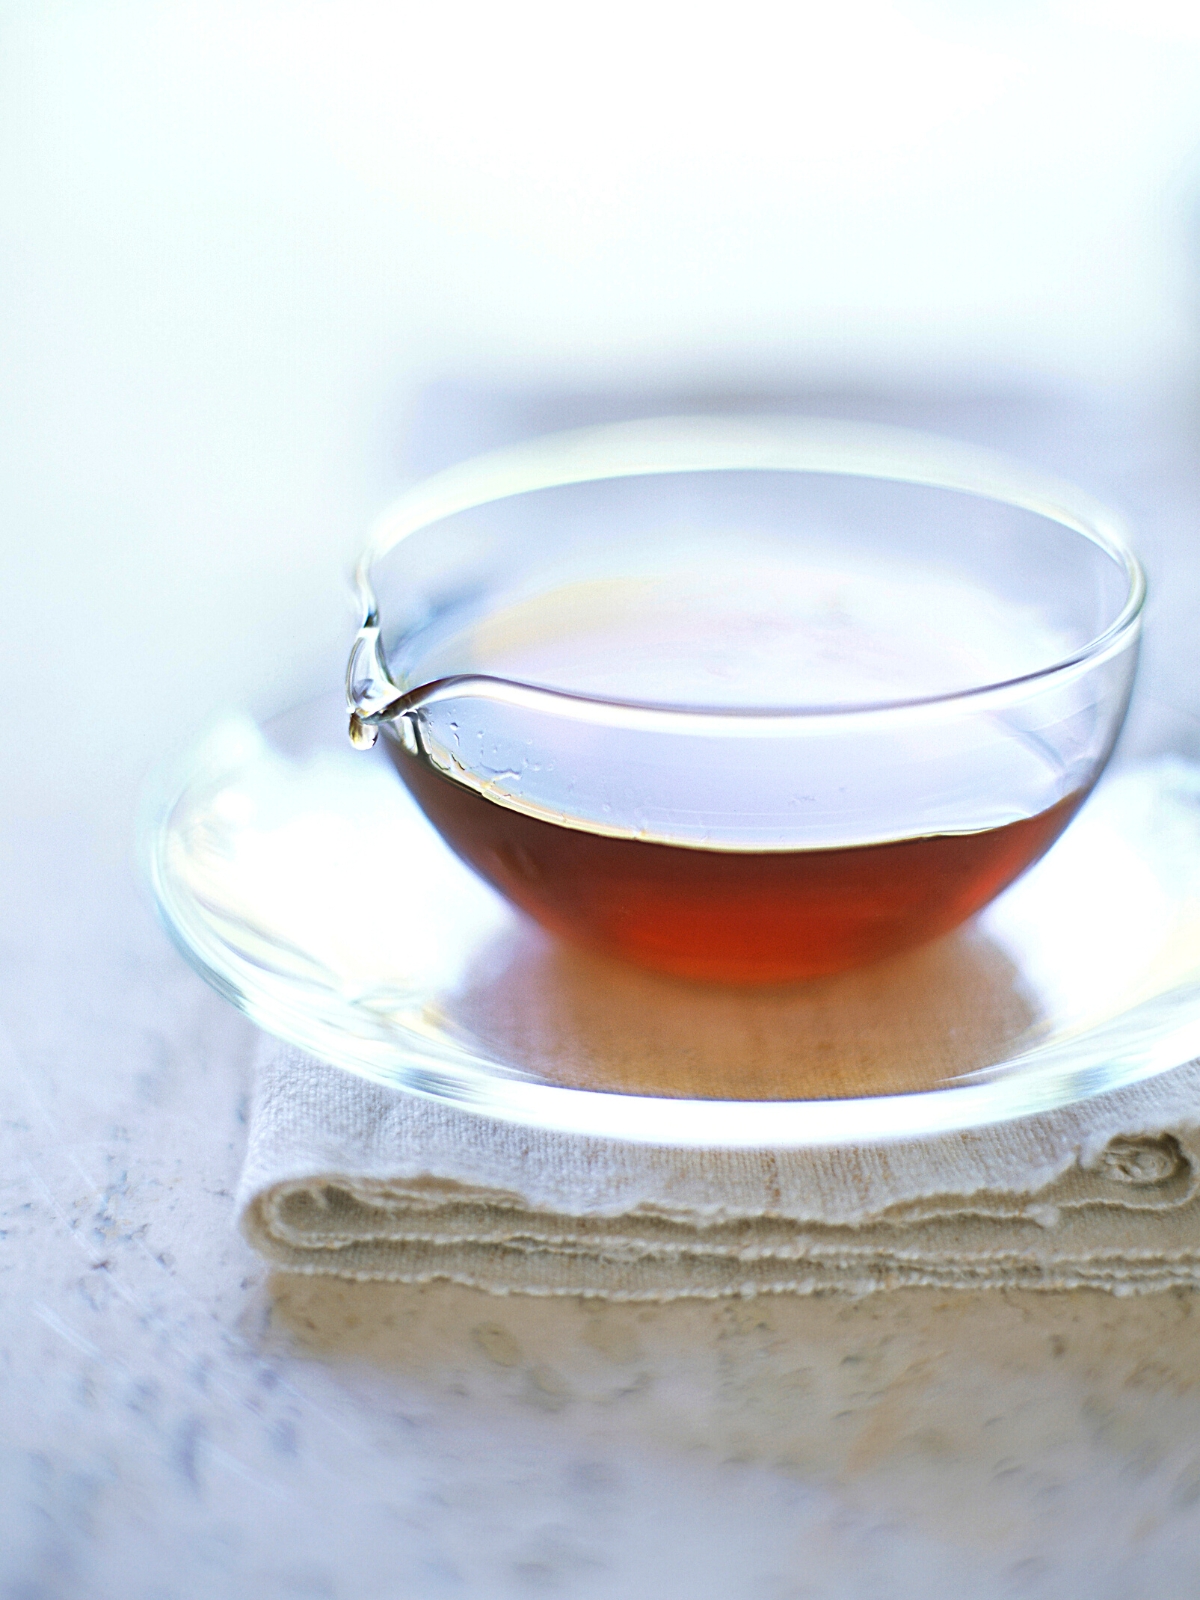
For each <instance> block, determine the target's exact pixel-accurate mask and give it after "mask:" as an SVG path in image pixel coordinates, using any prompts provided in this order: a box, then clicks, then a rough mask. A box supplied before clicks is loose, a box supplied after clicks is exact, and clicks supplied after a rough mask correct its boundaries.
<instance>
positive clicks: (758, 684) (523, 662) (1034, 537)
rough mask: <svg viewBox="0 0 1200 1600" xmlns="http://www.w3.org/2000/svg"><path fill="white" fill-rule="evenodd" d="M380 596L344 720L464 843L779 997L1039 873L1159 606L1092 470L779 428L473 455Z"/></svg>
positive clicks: (422, 523) (600, 434)
mask: <svg viewBox="0 0 1200 1600" xmlns="http://www.w3.org/2000/svg"><path fill="white" fill-rule="evenodd" d="M358 582H359V587H360V591H361V596H362V601H363V608H364V619H365V620H364V624H363V627H362V629H361V631H360V633H359V635H358V638H357V640H356V642H355V645H354V649H353V652H352V655H351V659H350V664H349V668H348V673H347V692H348V698H349V706H350V712H351V734H352V737H353V738H354V740H355V742H357V743H359V744H373V743H374V740H375V734H376V730H377V729H379V728H382V729H383V730H384V731H385V733H386V735H387V738H386V740H385V748H386V750H387V753H388V755H389V757H390V758H391V760H392V762H393V764H394V765H395V767H396V768H397V769H398V770H399V772H400V775H401V776H402V778H403V779H404V781H405V783H406V785H407V787H408V788H409V790H410V792H411V793H412V794H413V796H414V797H415V798H416V800H417V802H418V804H419V805H420V806H421V808H422V809H423V810H424V812H425V814H426V815H427V817H429V819H430V820H431V821H432V822H433V823H434V825H435V826H436V827H437V828H438V830H439V832H440V833H441V834H442V836H443V838H444V839H445V840H446V841H447V842H448V843H449V845H450V846H451V848H452V849H453V850H454V851H455V852H456V853H457V854H458V855H459V857H460V858H461V859H463V860H465V861H466V862H467V863H468V864H469V865H470V866H471V867H473V868H474V870H475V871H476V872H478V873H479V874H480V875H481V876H482V877H483V878H485V879H486V880H487V881H488V882H489V883H490V884H492V885H493V886H494V887H495V888H496V889H498V890H499V891H500V892H501V893H502V894H503V895H505V896H506V897H507V898H508V899H509V900H510V901H511V902H512V903H513V904H515V905H516V906H518V907H520V908H521V909H522V910H524V911H525V912H527V913H529V914H531V915H532V916H533V917H534V918H535V919H536V920H537V921H539V922H540V923H541V924H542V925H543V926H544V927H546V928H547V929H549V930H550V931H551V932H552V933H554V934H557V935H560V936H563V937H565V938H566V939H568V940H570V941H571V942H573V943H575V944H577V945H581V946H585V947H588V948H590V949H592V950H594V951H597V952H600V953H602V954H605V955H612V956H617V957H619V958H622V959H624V960H627V961H632V962H634V963H635V964H637V965H640V966H644V967H648V968H653V969H657V970H659V971H663V972H666V973H670V974H673V975H676V976H682V977H687V978H693V979H701V980H711V981H717V982H733V983H756V984H775V983H781V982H789V981H793V980H797V979H810V978H818V977H825V976H828V975H831V974H835V973H838V972H841V971H845V970H848V969H852V968H855V967H858V966H862V965H864V964H869V963H871V962H874V961H877V960H879V959H881V958H883V957H887V956H891V955H894V954H896V953H897V952H900V951H903V950H905V949H908V948H912V947H916V946H919V945H922V944H925V943H927V942H929V941H930V940H932V939H935V938H937V937H939V936H940V935H943V934H945V933H947V932H949V931H950V930H951V929H953V928H955V927H956V926H958V925H959V924H961V923H963V922H964V921H965V920H966V919H968V918H969V917H970V916H972V915H973V914H974V913H975V912H977V911H979V910H980V909H981V908H982V907H983V906H985V905H986V904H988V903H989V902H990V901H991V900H992V899H994V898H995V896H996V895H998V894H999V893H1000V892H1001V891H1002V890H1003V889H1005V888H1006V887H1007V886H1008V885H1009V884H1010V883H1012V882H1013V881H1014V879H1015V878H1017V877H1018V876H1019V875H1020V874H1021V873H1022V872H1023V871H1025V870H1026V868H1028V867H1029V866H1030V865H1031V864H1032V863H1033V862H1035V861H1036V860H1038V858H1039V857H1040V856H1041V855H1042V854H1043V853H1044V852H1045V851H1046V850H1047V849H1048V848H1049V847H1050V845H1051V844H1053V842H1054V840H1055V839H1056V838H1057V837H1058V836H1059V834H1060V833H1061V832H1062V830H1063V829H1064V828H1065V827H1066V826H1067V824H1068V823H1069V822H1070V820H1071V818H1072V817H1073V816H1074V815H1075V813H1076V811H1077V810H1078V808H1079V806H1080V805H1081V804H1082V802H1083V801H1084V799H1085V798H1086V797H1087V795H1088V794H1089V792H1090V790H1091V788H1092V786H1093V785H1094V784H1095V782H1096V780H1097V778H1098V776H1099V774H1100V773H1101V771H1102V770H1103V768H1104V765H1105V762H1106V761H1107V759H1108V757H1109V754H1110V752H1111V750H1112V748H1113V744H1114V741H1115V740H1116V737H1117V735H1118V733H1119V731H1120V728H1121V724H1122V720H1123V718H1124V715H1125V710H1126V706H1127V704H1128V700H1129V694H1130V689H1131V685H1132V682H1133V676H1134V670H1135V666H1136V660H1137V647H1138V636H1139V628H1140V617H1141V609H1142V603H1143V599H1144V592H1145V585H1144V580H1143V576H1142V572H1141V569H1140V567H1139V565H1138V562H1137V560H1136V558H1135V557H1134V556H1133V554H1132V553H1131V551H1130V549H1129V547H1128V544H1127V542H1126V538H1125V534H1124V530H1123V528H1122V527H1121V525H1120V522H1119V520H1118V519H1117V518H1116V517H1115V516H1114V515H1113V514H1112V513H1111V512H1109V511H1107V510H1105V509H1104V508H1103V507H1101V506H1099V505H1097V504H1096V503H1094V502H1093V501H1092V500H1091V499H1089V498H1088V497H1087V496H1086V495H1084V494H1082V493H1081V492H1080V491H1078V490H1075V489H1073V488H1071V487H1069V486H1066V485H1063V484H1061V483H1058V482H1055V481H1052V480H1049V479H1047V478H1045V477H1043V476H1041V475H1040V474H1036V473H1033V472H1030V471H1027V470H1025V469H1023V468H1021V467H1019V466H1016V465H1014V464H1013V463H1010V462H1007V461H1004V460H1002V459H1000V458H998V457H996V456H993V455H991V454H989V453H986V452H982V451H979V450H976V449H972V448H969V447H966V446H962V445H958V444H955V443H952V442H950V441H944V440H936V439H931V438H927V437H925V436H922V435H918V434H912V433H908V432H905V431H902V430H898V429H892V428H884V427H878V426H871V425H864V424H842V423H828V422H816V421H803V420H802V421H796V420H792V419H776V418H767V419H745V418H739V419H726V418H715V419H714V418H677V419H660V420H656V421H649V422H642V423H636V424H620V425H617V426H611V427H602V428H594V429H588V430H584V431H581V432H578V433H571V434H561V435H556V436H553V437H550V438H547V439H542V440H537V441H534V442H532V443H531V444H528V445H524V446H521V447H519V448H517V449H513V450H508V451H504V452H499V453H497V454H495V455H492V456H488V457H483V458H481V459H479V460H476V461H472V462H468V463H466V464H464V465H462V466H459V467H455V468H452V469H450V470H449V471H447V472H444V473H441V474H439V475H438V476H437V477H435V478H432V479H430V480H428V481H427V482H425V483H423V484H421V485H418V486H417V487H416V488H415V489H414V490H412V491H411V492H410V493H409V494H407V495H406V496H405V497H404V498H403V499H402V500H401V501H400V502H398V503H397V505H395V506H394V507H393V508H392V510H391V511H390V512H389V513H388V514H387V516H386V517H385V518H384V519H383V520H382V522H381V524H380V525H379V527H378V528H377V530H376V532H375V534H374V536H373V538H372V540H371V542H370V544H369V546H368V548H367V550H366V552H365V554H364V556H363V559H362V562H361V564H360V567H359V573H358ZM398 909H399V908H398Z"/></svg>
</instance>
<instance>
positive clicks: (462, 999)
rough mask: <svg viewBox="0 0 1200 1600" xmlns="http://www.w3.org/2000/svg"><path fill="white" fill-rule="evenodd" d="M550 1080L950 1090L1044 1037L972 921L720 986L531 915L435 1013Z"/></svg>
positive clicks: (458, 1031) (769, 1089) (790, 1094)
mask: <svg viewBox="0 0 1200 1600" xmlns="http://www.w3.org/2000/svg"><path fill="white" fill-rule="evenodd" d="M438 1020H439V1021H440V1022H441V1024H442V1025H443V1026H445V1027H446V1028H447V1029H448V1030H449V1031H450V1032H452V1033H453V1034H454V1035H455V1036H457V1037H458V1038H459V1039H461V1040H463V1041H464V1042H472V1043H475V1044H477V1045H479V1044H481V1045H483V1046H484V1048H485V1049H487V1050H489V1051H494V1052H495V1054H496V1055H497V1056H498V1057H499V1058H501V1059H504V1060H506V1061H508V1062H509V1063H510V1064H511V1065H512V1066H514V1067H517V1068H519V1069H522V1070H524V1071H525V1072H528V1073H530V1074H532V1075H534V1076H536V1077H538V1078H540V1079H541V1080H543V1081H544V1082H548V1083H555V1084H559V1085H562V1086H563V1087H567V1088H576V1089H595V1090H603V1091H608V1092H611V1093H623V1094H636V1095H662V1096H667V1097H673V1098H698V1099H718V1100H726V1099H729V1100H734V1099H736V1100H793V1099H825V1098H838V1099H840V1098H845V1097H848V1096H856V1095H887V1094H903V1093H911V1092H914V1091H920V1090H927V1089H935V1088H942V1087H945V1086H946V1085H948V1084H950V1083H953V1082H954V1081H956V1080H957V1079H960V1078H962V1077H964V1076H965V1075H966V1074H968V1073H971V1072H976V1071H979V1070H981V1069H983V1068H986V1067H988V1066H989V1065H991V1064H992V1063H993V1062H997V1061H1000V1060H1003V1059H1004V1058H1005V1056H1006V1055H1007V1054H1009V1053H1011V1051H1012V1049H1013V1046H1014V1044H1015V1043H1016V1042H1017V1041H1021V1042H1032V1041H1033V1038H1034V1037H1035V1036H1036V1032H1037V1021H1038V1018H1037V1016H1036V1013H1035V1009H1034V1007H1033V1005H1032V1004H1031V1003H1030V1001H1029V1000H1028V999H1027V998H1026V997H1025V995H1024V994H1023V993H1022V992H1021V987H1020V983H1019V978H1018V974H1017V971H1016V969H1015V967H1014V966H1013V964H1012V963H1011V962H1010V961H1009V959H1008V958H1007V956H1005V955H1004V953H1003V952H1002V951H1001V950H1000V948H999V947H998V946H997V945H995V944H993V943H992V942H991V941H989V940H988V939H987V938H985V937H984V936H983V935H982V934H981V933H979V932H978V931H977V930H976V929H974V928H970V927H968V928H966V929H960V930H959V931H957V932H956V933H954V934H951V935H949V936H948V937H946V938H944V939H939V940H938V941H937V942H936V943H934V944H930V945H926V946H925V947H924V948H923V949H920V950H915V951H909V952H907V953H905V954H904V955H901V956H896V957H893V958H892V959H891V960H889V961H884V962H880V963H878V964H877V965H875V966H873V967H868V968H863V969H860V970H858V971H855V972H850V973H843V974H841V975H839V976H837V977H834V978H825V979H819V980H816V981H813V982H810V983H806V984H801V985H796V986H793V987H790V988H780V989H772V990H749V991H748V990H744V989H741V990H739V989H732V988H713V987H706V986H702V985H699V984H693V983H687V982H684V981H681V980H673V979H669V978H661V977H657V976H655V975H653V974H650V973H645V972H641V971H638V970H637V969H635V968H630V967H625V966H623V965H621V964H618V963H616V962H610V961H607V960H604V959H602V958H599V957H595V956H591V955H589V954H586V953H584V952H581V951H579V950H575V949H572V948H569V947H567V946H565V945H561V944H558V943H556V942H555V941H553V940H551V939H550V938H548V937H547V936H546V935H543V934H542V933H540V932H539V931H538V930H536V929H533V928H530V927H526V928H521V929H519V930H514V931H511V932H506V933H505V934H504V935H502V936H501V937H500V938H498V939H497V940H495V941H494V942H493V943H492V944H491V945H490V946H488V947H487V948H486V949H485V950H484V951H482V952H481V954H480V956H479V958H478V960H477V961H476V963H475V965H474V967H473V969H472V971H471V972H470V974H469V975H468V978H467V981H466V983H465V984H464V985H463V986H462V987H461V988H460V990H459V991H458V993H457V995H456V996H455V998H454V999H453V1000H451V1001H449V1002H448V1003H446V1004H445V1005H444V1007H443V1008H442V1011H441V1015H440V1017H439V1019H438Z"/></svg>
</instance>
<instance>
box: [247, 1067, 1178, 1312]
mask: <svg viewBox="0 0 1200 1600" xmlns="http://www.w3.org/2000/svg"><path fill="white" fill-rule="evenodd" d="M239 1212H240V1215H241V1220H242V1227H243V1230H244V1232H245V1234H246V1237H247V1238H248V1239H249V1241H250V1242H251V1244H252V1245H253V1246H254V1247H255V1249H257V1250H258V1251H260V1252H261V1253H262V1254H263V1255H264V1256H266V1257H267V1258H268V1259H269V1260H271V1261H272V1262H274V1263H275V1264H276V1265H278V1266H280V1267H282V1268H285V1269H287V1270H289V1271H293V1272H308V1273H332V1274H337V1275H340V1276H345V1277H350V1278H363V1279H391V1280H395V1281H398V1282H407V1283H420V1282H426V1281H432V1280H435V1279H448V1280H451V1281H454V1282H458V1283H464V1284H470V1285H473V1286H475V1287H478V1288H481V1289H487V1290H490V1291H492V1292H493V1293H500V1294H503V1293H510V1292H512V1293H527V1294H580V1295H599V1296H605V1297H609V1298H619V1299H646V1300H667V1299H674V1298H678V1297H682V1296H689V1295H699V1296H719V1295H746V1294H755V1293H768V1292H787V1291H791V1292H797V1293H815V1292H819V1291H826V1290H842V1291H846V1292H851V1293H865V1292H869V1291H873V1290H880V1289H888V1288H897V1287H904V1286H910V1285H926V1286H932V1287H937V1288H983V1287H990V1288H1015V1287H1025V1288H1045V1289H1066V1288H1081V1287H1084V1288H1086V1287H1091V1288H1096V1289H1104V1290H1107V1291H1110V1292H1112V1293H1117V1294H1123V1293H1144V1292H1150V1291H1153V1290H1161V1289H1167V1288H1173V1287H1176V1286H1180V1285H1184V1286H1192V1285H1195V1284H1197V1283H1200V1064H1195V1063H1193V1064H1192V1065H1190V1066H1187V1067H1182V1068H1179V1069H1177V1070H1176V1071H1174V1072H1171V1073H1167V1074H1164V1075H1162V1076H1161V1077H1159V1078H1156V1079H1152V1080H1149V1081H1148V1082H1146V1083H1144V1084H1140V1085H1137V1086H1135V1087H1133V1088H1130V1089H1126V1090H1122V1091H1119V1092H1117V1093H1114V1094H1109V1095H1105V1096H1102V1097H1098V1098H1096V1099H1094V1100H1091V1101H1087V1102H1084V1103H1082V1104H1080V1105H1078V1106H1074V1107H1070V1108H1067V1109H1065V1110H1061V1111H1058V1112H1054V1113H1049V1114H1046V1115H1043V1116H1039V1117H1032V1118H1028V1119H1025V1120H1023V1121H1020V1122H1013V1123H1008V1124H1002V1125H1000V1126H997V1127H993V1128H988V1129H984V1130H977V1131H973V1132H968V1133H958V1134H948V1135H941V1136H939V1137H937V1138H933V1139H928V1140H922V1141H905V1142H903V1143H896V1144H878V1145H867V1146H856V1147H852V1148H828V1149H816V1150H798V1151H783V1150H750V1151H712V1150H709V1151H695V1150H684V1149H668V1148H663V1147H658V1146H648V1145H636V1144H627V1143H616V1142H614V1141H609V1140H593V1139H581V1138H579V1137H577V1136H575V1135H567V1134H555V1133H550V1132H546V1131H544V1130H533V1129H526V1128H519V1127H515V1126H512V1125H509V1124H506V1123H502V1122H497V1121H494V1120H492V1119H489V1118H485V1117H480V1116H476V1115H474V1114H473V1113H468V1112H463V1111H459V1110H457V1109H455V1108H452V1107H449V1106H445V1105H441V1104H437V1103H435V1102H431V1101H426V1100H422V1099H419V1098H417V1097H415V1096H411V1095H406V1094H399V1093H396V1092H394V1091H392V1090H389V1089H385V1088H381V1087H378V1086H376V1085H373V1084H370V1083H367V1082H365V1081H363V1080H361V1079H358V1078H355V1077H353V1076H351V1075H349V1074H347V1073H344V1072H341V1071H340V1070H338V1069H336V1068H333V1067H330V1066H327V1065H325V1064H323V1063H322V1062H320V1061H317V1060H315V1059H313V1058H312V1057H311V1056H307V1055H305V1054H304V1053H302V1052H301V1051H299V1050H296V1049H293V1048H292V1047H290V1046H286V1045H281V1044H279V1043H278V1041H274V1040H269V1039H264V1041H263V1046H262V1049H261V1051H260V1056H259V1061H258V1068H257V1077H256V1087H255V1096H254V1102H253V1108H252V1114H251V1119H250V1139H249V1147H248V1151H247V1158H246V1165H245V1170H244V1173H243V1177H242V1184H241V1191H240V1195H239Z"/></svg>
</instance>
